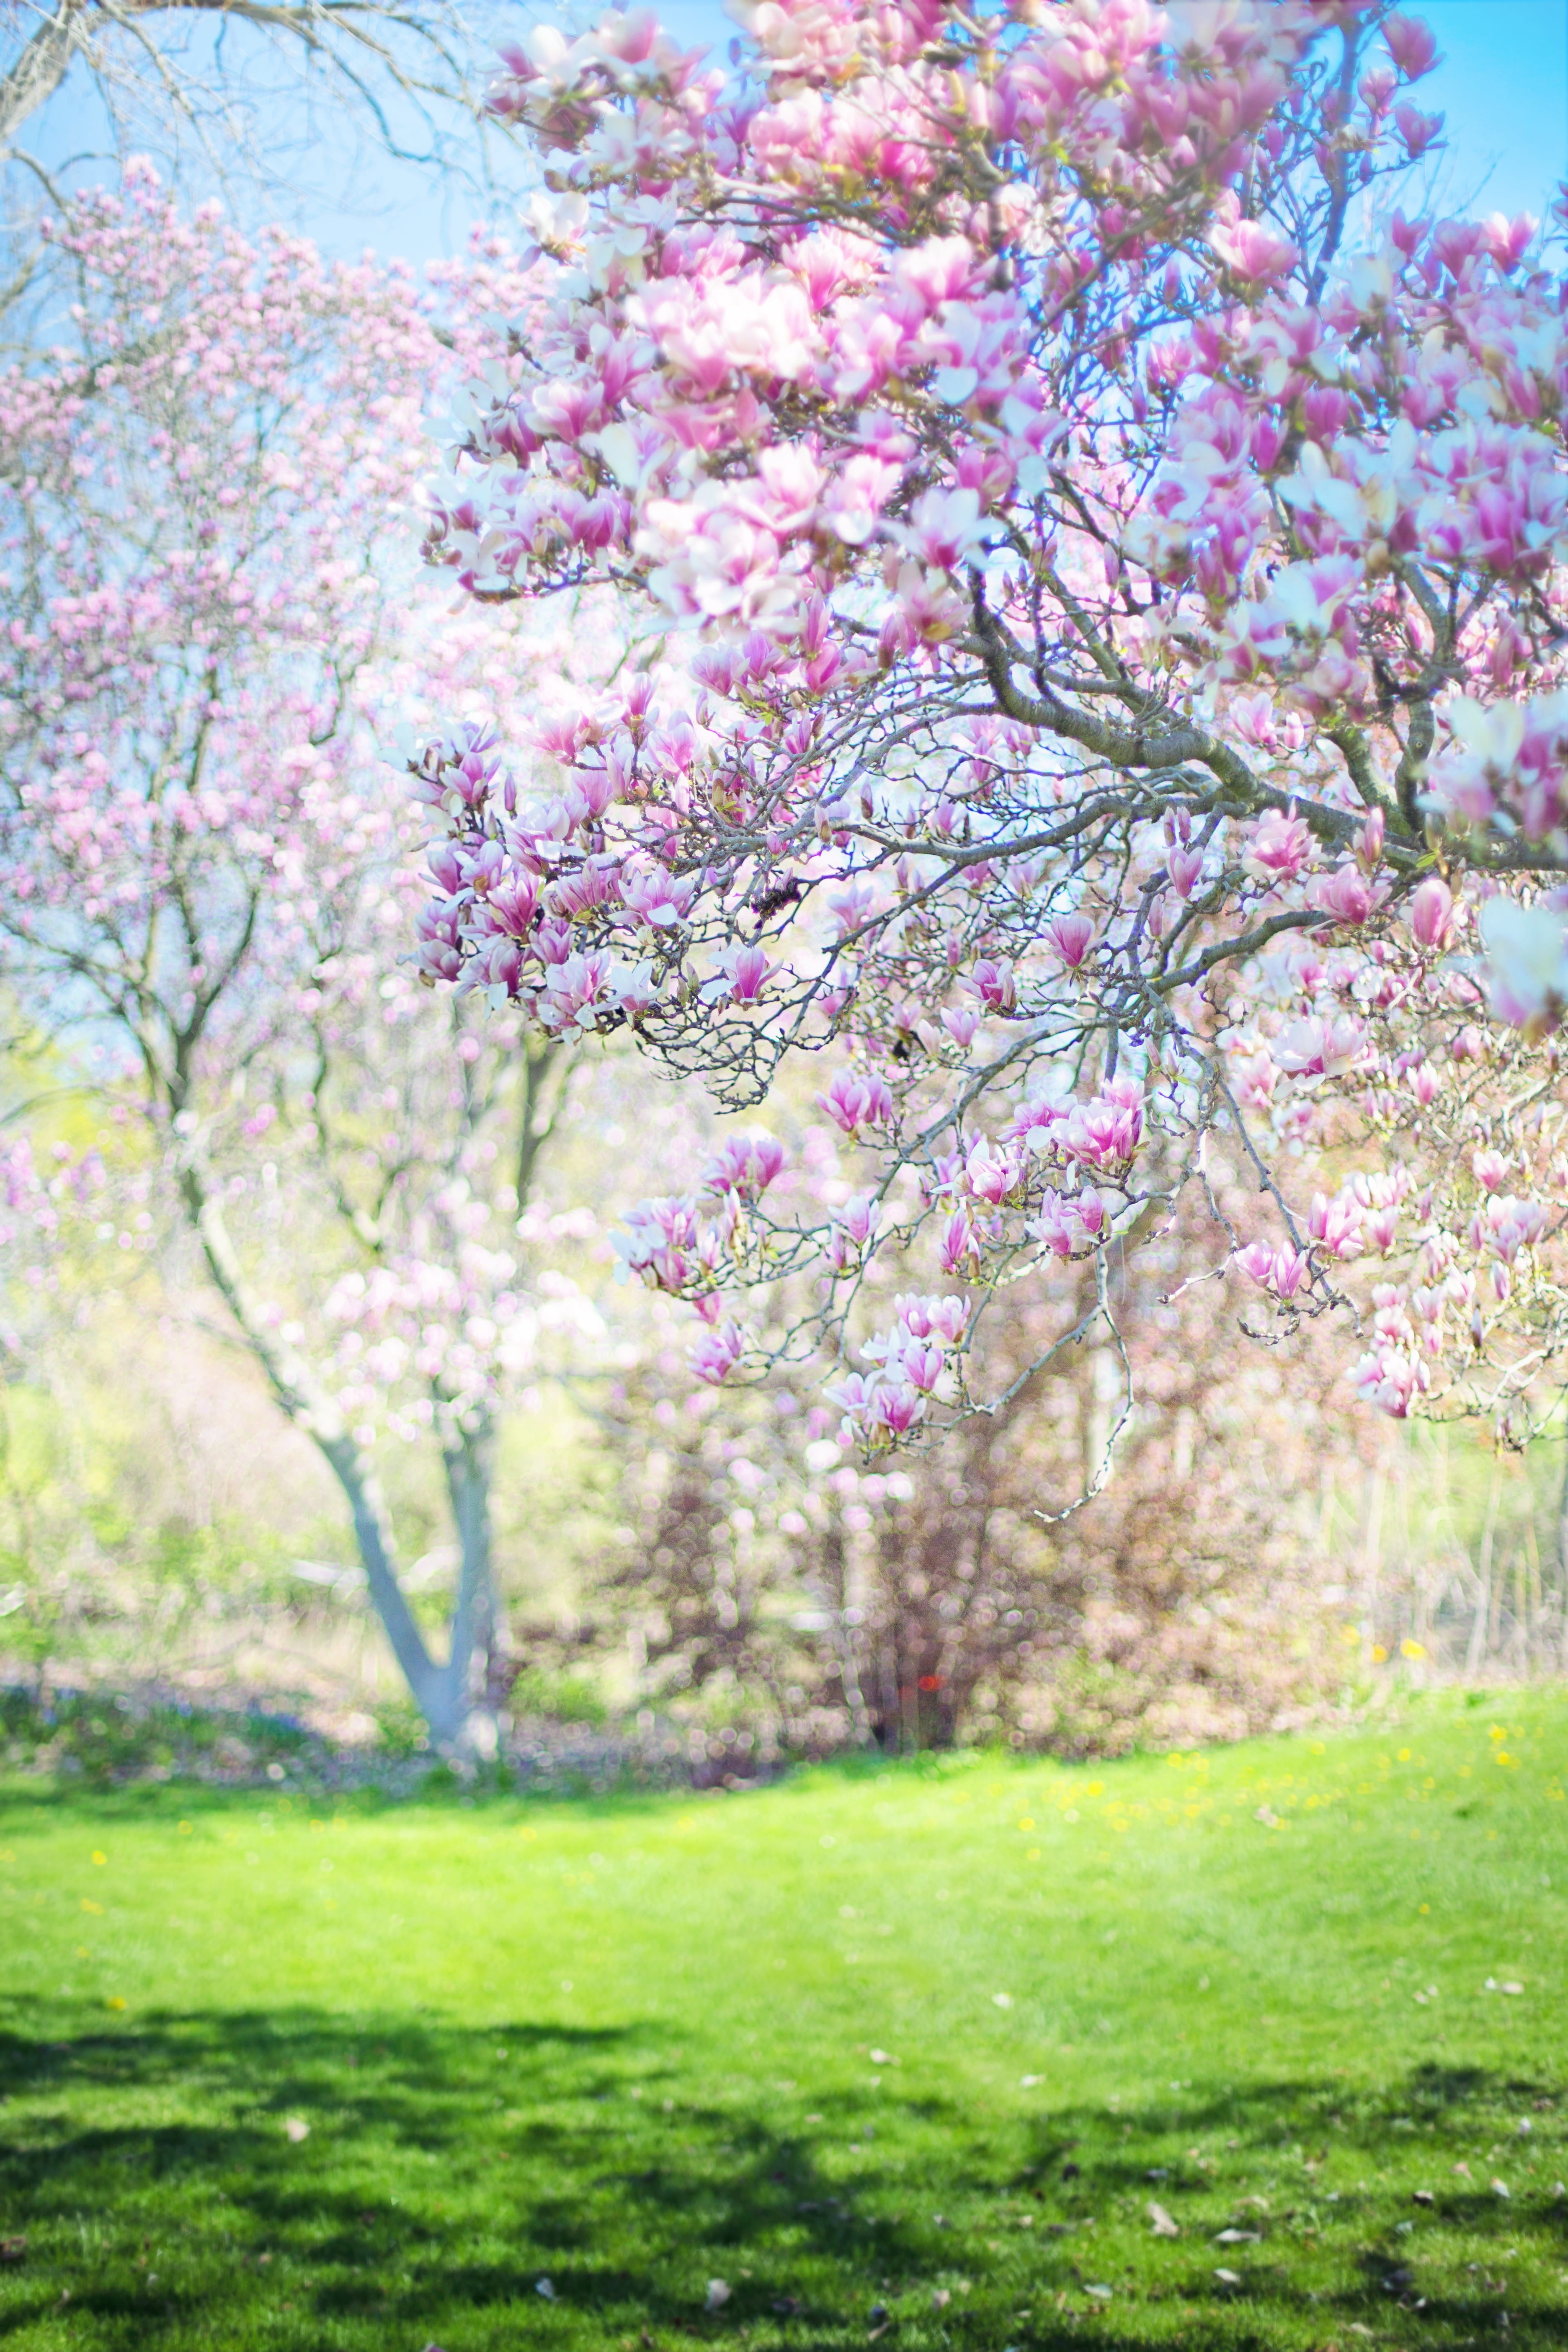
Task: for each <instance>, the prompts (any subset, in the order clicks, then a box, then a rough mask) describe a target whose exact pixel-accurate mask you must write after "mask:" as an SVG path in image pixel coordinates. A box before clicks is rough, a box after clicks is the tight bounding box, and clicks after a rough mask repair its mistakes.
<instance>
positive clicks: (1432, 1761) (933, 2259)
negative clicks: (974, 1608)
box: [0, 1693, 1568, 2352]
mask: <svg viewBox="0 0 1568 2352" xmlns="http://www.w3.org/2000/svg"><path fill="white" fill-rule="evenodd" d="M1565 1774H1568V1711H1565V1710H1564V1706H1563V1696H1562V1695H1561V1694H1551V1693H1542V1694H1536V1695H1532V1696H1519V1695H1512V1696H1509V1697H1508V1698H1507V1699H1506V1700H1504V1701H1497V1702H1486V1703H1482V1704H1479V1705H1475V1704H1471V1705H1468V1706H1467V1705H1466V1704H1464V1703H1463V1702H1461V1701H1457V1700H1454V1701H1451V1700H1431V1701H1426V1702H1422V1703H1419V1704H1413V1705H1412V1706H1411V1707H1410V1708H1409V1709H1408V1710H1407V1711H1406V1712H1405V1715H1404V1717H1403V1718H1402V1720H1401V1721H1400V1722H1399V1723H1398V1724H1397V1726H1393V1727H1384V1728H1383V1729H1382V1730H1381V1731H1375V1732H1370V1733H1363V1732H1357V1733H1354V1734H1347V1735H1344V1736H1341V1737H1332V1738H1326V1739H1306V1738H1303V1739H1300V1740H1294V1741H1291V1740H1275V1741H1270V1742H1268V1743H1262V1744H1255V1745H1252V1746H1249V1747H1246V1748H1235V1749H1230V1750H1221V1751H1214V1752H1211V1753H1208V1754H1206V1755H1194V1756H1185V1757H1179V1758H1178V1757H1170V1758H1160V1759H1131V1760H1129V1761H1127V1762H1124V1763H1119V1764H1114V1765H1105V1766H1101V1767H1099V1768H1093V1767H1060V1766H1056V1765H1050V1764H1044V1763H1039V1762H1028V1763H1018V1764H1014V1763H1011V1762H1001V1763H998V1762H997V1761H996V1760H995V1759H992V1758H984V1757H983V1758H979V1759H974V1758H963V1759H940V1760H939V1759H926V1760H923V1761H921V1762H917V1763H910V1764H907V1765H901V1766H898V1767H893V1768H889V1767H885V1766H884V1767H867V1768H865V1769H861V1770H859V1771H846V1772H831V1771H826V1770H825V1771H819V1772H816V1773H813V1774H807V1775H804V1776H802V1777H801V1778H799V1779H797V1780H794V1781H792V1782H789V1783H786V1784H784V1785H782V1786H780V1787H778V1788H775V1789H772V1790H763V1791H761V1792H759V1793H756V1794H751V1795H738V1796H732V1797H729V1798H716V1799H702V1800H694V1799H691V1798H684V1799H669V1798H659V1799H628V1800H625V1801H598V1802H584V1803H570V1804H569V1803H554V1804H549V1803H542V1802H541V1803H536V1804H532V1805H528V1804H524V1803H521V1802H517V1801H500V1800H496V1801H488V1802H481V1803H479V1804H464V1803H462V1802H461V1801H458V1800H457V1799H456V1798H452V1797H447V1798H439V1797H433V1798H431V1799H430V1800H429V1801H424V1802H420V1803H416V1804H407V1805H401V1806H396V1807H392V1806H383V1807H382V1808H381V1809H380V1810H377V1809H376V1807H375V1804H374V1801H372V1800H370V1799H362V1800H359V1801H353V1802H350V1801H342V1802H341V1803H336V1804H329V1803H328V1802H327V1801H319V1802H318V1803H317V1804H316V1805H315V1806H313V1807H312V1806H311V1805H310V1804H309V1803H307V1802H304V1801H300V1799H299V1798H295V1799H293V1800H285V1799H284V1798H281V1797H279V1796H276V1795H269V1794H261V1793H257V1792H247V1793H245V1794H238V1795H234V1796H230V1797H224V1796H220V1795H216V1794H214V1793H212V1792H206V1793H204V1794H202V1795H200V1796H198V1795H196V1794H195V1793H194V1792H191V1791H186V1792H184V1793H182V1792H181V1791H179V1790H170V1789H160V1790H126V1791H124V1792H121V1793H119V1794H98V1795H89V1794H82V1793H79V1792H72V1791H70V1790H42V1789H40V1788H38V1787H37V1786H30V1787H26V1788H24V1787H21V1786H18V1785H16V1784H15V1783H13V1784H12V1785H11V1786H9V1787H8V1788H7V1789H5V1790H4V1791H3V1792H0V1996H3V2001H4V2011H3V2016H0V2024H3V2026H4V2035H3V2037H0V2056H3V2062H4V2069H5V2082H4V2088H5V2105H4V2106H3V2107H0V2217H3V2218H0V2238H4V2240H5V2243H4V2244H3V2245H0V2340H3V2342H4V2344H5V2346H7V2347H27V2352H33V2347H38V2352H43V2347H63V2346H67V2345H68V2346H71V2347H106V2352H107V2347H160V2352H162V2347H169V2352H176V2347H187V2346H192V2347H194V2346H197V2345H202V2346H221V2347H226V2348H228V2347H232V2352H249V2347H267V2352H325V2348H326V2347H355V2352H360V2347H364V2352H369V2347H378V2352H379V2347H389V2352H421V2347H424V2346H426V2345H427V2344H430V2343H435V2344H437V2345H439V2346H441V2347H445V2352H480V2347H501V2346H506V2347H512V2346H518V2345H523V2344H526V2345H529V2346H537V2347H542V2352H567V2347H572V2352H576V2347H590V2346H595V2347H597V2346H604V2347H626V2352H644V2348H645V2347H650V2346H652V2347H673V2346H674V2345H675V2344H676V2343H677V2341H678V2340H679V2339H681V2338H684V2339H687V2340H689V2341H690V2340H697V2341H702V2342H707V2343H710V2344H712V2345H714V2346H717V2347H741V2346H742V2345H744V2346H746V2347H798V2352H806V2347H824V2352H826V2347H839V2346H846V2347H847V2346H856V2347H858V2346H861V2345H865V2344H868V2343H876V2342H880V2343H881V2344H882V2345H883V2346H884V2347H886V2352H924V2347H930V2352H939V2347H974V2352H982V2347H985V2352H991V2347H994V2352H1006V2347H1017V2352H1026V2347H1031V2346H1058V2345H1061V2344H1063V2343H1065V2342H1066V2341H1067V2340H1068V2339H1069V2338H1074V2339H1079V2340H1082V2339H1087V2340H1089V2342H1091V2343H1093V2344H1097V2345H1100V2346H1101V2347H1134V2346H1136V2347H1154V2346H1165V2345H1171V2346H1185V2347H1192V2352H1199V2347H1204V2352H1206V2348H1207V2347H1237V2352H1244V2348H1245V2352H1253V2347H1298V2346H1299V2347H1325V2346H1329V2345H1335V2346H1338V2347H1340V2352H1360V2347H1362V2346H1363V2344H1367V2343H1371V2342H1375V2343H1377V2344H1379V2345H1385V2346H1390V2347H1405V2352H1414V2347H1418V2346H1435V2347H1436V2346H1449V2345H1454V2346H1461V2345H1463V2346H1469V2345H1477V2346H1480V2345H1488V2346H1500V2345H1505V2344H1506V2345H1508V2346H1510V2347H1518V2352H1523V2347H1531V2352H1533V2347H1538V2346H1539V2347H1543V2348H1544V2347H1547V2346H1548V2345H1552V2346H1556V2347H1561V2346H1563V2344H1564V2343H1568V2196H1565V2195H1564V2193H1563V2189H1562V2187H1561V2185H1560V2184H1561V2183H1562V2182H1563V2179H1565V2178H1568V2079H1565V2077H1568V2063H1565V2062H1568V1805H1565V1803H1564V1775H1565ZM24 2238H25V2241H26V2242H25V2245H24V2244H22V2243H21V2242H20V2241H22V2240H23V2239H24ZM710 2283H713V2284H710ZM726 2290H727V2292H726Z"/></svg>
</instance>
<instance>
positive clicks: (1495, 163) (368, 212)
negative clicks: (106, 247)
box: [41, 0, 1568, 261]
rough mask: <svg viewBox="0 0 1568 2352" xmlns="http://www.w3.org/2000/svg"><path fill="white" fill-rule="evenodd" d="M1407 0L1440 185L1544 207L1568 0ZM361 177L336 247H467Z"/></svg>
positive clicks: (72, 117)
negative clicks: (1424, 37)
mask: <svg viewBox="0 0 1568 2352" xmlns="http://www.w3.org/2000/svg"><path fill="white" fill-rule="evenodd" d="M655 5H658V0H655ZM1407 5H1409V9H1410V13H1411V14H1413V15H1419V16H1425V17H1426V20H1427V22H1428V23H1429V24H1431V26H1433V28H1434V30H1435V31H1436V34H1437V37H1438V41H1439V44H1440V46H1441V47H1442V50H1443V52H1444V59H1445V62H1444V64H1443V65H1442V67H1441V68H1439V70H1438V71H1437V72H1436V74H1434V75H1433V76H1432V77H1431V79H1429V80H1428V81H1426V83H1425V84H1423V85H1422V88H1421V90H1420V92H1419V98H1420V102H1421V103H1422V104H1423V106H1425V107H1426V108H1427V109H1434V108H1441V109H1442V110H1443V111H1444V112H1445V113H1446V115H1447V124H1448V137H1449V152H1448V155H1447V159H1446V161H1445V163H1444V164H1443V166H1442V167H1441V174H1440V178H1439V182H1438V188H1437V194H1438V196H1439V199H1440V201H1441V203H1442V205H1443V207H1444V209H1445V210H1450V211H1460V210H1469V209H1472V208H1479V209H1480V210H1482V211H1487V212H1490V211H1494V210H1501V211H1504V212H1507V213H1509V214H1510V215H1512V214H1514V213H1517V212H1521V211H1529V212H1533V213H1535V214H1537V215H1540V214H1542V213H1543V212H1544V210H1545V208H1546V206H1547V205H1548V204H1549V203H1550V202H1551V200H1552V194H1553V191H1554V188H1555V184H1556V183H1557V182H1558V181H1559V180H1560V179H1562V178H1563V177H1564V176H1568V0H1427V5H1426V6H1425V7H1423V6H1422V5H1420V0H1407ZM550 14H551V10H550V7H549V5H548V0H544V5H538V0H536V5H532V6H520V7H519V9H518V11H517V16H516V21H517V23H518V24H519V26H522V25H526V24H527V23H528V22H530V21H537V20H539V19H541V18H543V19H545V20H546V21H548V19H549V16H550ZM660 14H661V16H663V18H664V21H665V22H666V24H667V25H668V27H669V29H670V30H671V31H672V32H673V33H674V34H676V36H677V37H679V39H680V40H682V41H683V42H684V43H686V44H688V45H689V46H691V47H697V46H699V45H705V46H709V47H722V45H723V44H724V43H725V42H726V41H728V39H729V38H730V37H731V32H732V30H733V27H732V26H731V23H730V20H729V19H728V18H727V17H726V16H725V15H724V13H723V9H722V6H721V0H665V5H663V6H662V7H661V8H660ZM503 21H504V16H503ZM62 110H64V112H63V113H62ZM49 115H50V118H51V120H50V121H49V122H48V124H47V132H48V135H47V137H46V138H45V140H44V141H43V142H41V144H42V147H43V150H44V152H46V153H47V152H50V151H51V150H52V151H53V153H54V154H55V155H59V154H62V153H63V152H68V149H70V148H73V147H76V146H78V145H79V143H91V142H83V141H81V140H80V133H81V131H83V129H84V127H85V125H84V121H83V116H82V113H81V110H80V107H79V100H76V101H75V106H74V109H73V106H72V100H71V94H70V92H69V89H66V90H62V91H61V93H60V96H59V98H58V99H57V100H56V101H55V104H54V106H53V107H52V108H51V109H50V110H49ZM352 176H353V193H354V197H355V201H354V202H353V203H352V204H345V203H344V202H343V201H342V199H341V194H335V195H334V197H333V199H332V200H331V201H330V202H328V201H317V202H314V203H310V204H307V205H303V206H302V207H301V210H300V226H302V227H304V228H306V229H307V230H308V231H309V232H310V234H311V235H312V236H315V237H316V238H317V239H318V240H319V241H320V243H321V244H322V245H323V246H325V247H328V248H329V249H330V250H331V251H334V252H338V253H345V252H346V253H353V252H357V251H359V250H361V249H362V248H363V247H364V246H366V245H371V246H374V247H377V248H378V249H379V250H381V251H382V252H384V253H386V254H389V255H390V254H397V253H400V254H404V255H405V256H406V257H408V258H409V259H410V260H414V261H421V260H425V259H428V258H431V257H434V256H436V255H438V254H441V253H447V252H451V251H454V250H456V249H457V248H458V247H460V245H461V244H462V242H463V239H464V236H465V235H466V232H467V229H468V222H469V218H470V216H471V214H470V205H469V203H468V200H467V198H466V197H465V194H464V193H463V192H462V191H460V190H459V189H457V188H455V187H452V186H450V185H449V186H448V187H447V188H446V189H445V190H444V191H443V190H442V189H440V188H439V187H438V186H437V184H435V183H434V182H433V180H432V177H431V175H430V174H429V173H424V172H421V171H420V170H419V169H418V168H417V167H416V166H412V165H396V164H393V163H388V162H387V161H386V160H385V159H384V158H383V157H380V156H379V155H377V156H374V157H372V156H356V158H355V160H354V164H353V175H352Z"/></svg>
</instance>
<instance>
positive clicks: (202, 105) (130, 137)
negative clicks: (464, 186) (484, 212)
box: [0, 0, 516, 183]
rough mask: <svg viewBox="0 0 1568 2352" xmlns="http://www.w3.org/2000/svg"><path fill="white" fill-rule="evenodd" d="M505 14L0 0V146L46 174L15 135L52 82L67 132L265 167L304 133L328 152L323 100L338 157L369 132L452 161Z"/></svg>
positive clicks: (245, 0)
mask: <svg viewBox="0 0 1568 2352" xmlns="http://www.w3.org/2000/svg"><path fill="white" fill-rule="evenodd" d="M506 13H507V14H508V15H509V16H511V17H512V18H513V19H514V20H515V16H516V11H515V10H510V11H508V12H506ZM500 15H501V12H500V10H499V9H497V8H495V7H493V6H492V5H489V0H401V4H400V0H0V161H3V162H5V163H18V162H19V163H22V164H23V165H24V166H30V167H31V169H32V171H33V173H35V174H36V175H42V174H43V166H42V164H41V163H39V162H38V160H37V157H36V156H35V155H34V154H33V153H32V152H30V151H29V150H28V149H27V148H26V147H25V146H24V145H23V143H22V142H23V138H24V134H25V133H26V132H27V131H29V130H30V129H37V126H38V124H39V121H40V118H41V117H43V116H44V115H45V112H46V110H47V109H48V108H49V105H50V101H51V100H55V99H56V98H57V94H58V96H59V99H60V102H61V103H62V104H66V103H68V104H69V105H70V109H71V112H70V123H71V130H72V133H73V135H76V134H78V132H79V129H80V130H81V131H85V132H86V134H87V136H88V137H89V139H90V138H92V137H93V136H95V135H97V134H98V133H99V132H100V131H101V133H102V134H103V136H104V139H105V141H106V142H107V144H108V145H109V147H110V150H111V151H112V150H114V149H117V148H121V149H122V148H123V147H124V146H125V145H126V143H127V142H133V143H135V144H137V145H139V146H142V147H143V148H148V147H150V148H151V149H152V150H153V152H159V153H165V152H167V153H171V154H173V153H174V152H181V151H184V152H192V151H194V152H195V154H196V155H197V156H199V157H200V158H201V159H202V160H203V161H204V162H205V164H206V165H207V166H208V167H209V168H215V167H216V168H217V169H219V170H221V171H223V172H225V173H229V172H231V171H232V170H233V169H234V168H235V167H236V165H243V166H244V167H245V168H247V170H254V171H255V172H257V173H258V175H259V176H260V177H261V178H262V179H263V180H264V181H266V182H271V183H276V182H277V181H278V180H279V178H280V177H286V176H287V173H288V169H289V163H290V161H296V160H298V159H299V158H300V156H301V155H302V154H303V153H304V152H305V151H306V150H308V149H310V150H313V151H314V152H315V153H316V156H317V159H318V161H320V160H321V157H322V152H323V150H322V141H321V131H322V127H323V118H324V115H325V113H326V111H327V110H330V112H331V119H332V122H333V125H334V136H333V139H332V141H331V143H330V152H331V155H332V157H333V158H334V159H335V160H336V162H337V163H339V164H340V165H342V164H343V163H347V162H348V161H349V160H350V159H351V157H352V153H353V150H354V149H355V147H356V145H358V144H360V143H363V142H364V141H365V140H369V141H371V142H374V143H375V144H377V145H379V146H380V147H382V148H383V149H384V150H385V151H386V152H388V153H390V154H393V155H395V156H397V157H400V158H402V159H404V160H406V161H418V162H425V163H441V164H444V165H445V164H450V163H452V162H453V160H454V157H455V156H456V154H457V153H458V152H459V142H460V146H461V148H462V149H465V150H471V149H472V146H473V117H474V112H475V110H476V106H477V100H478V98H479V91H480V89H481V86H482V83H483V80H484V77H485V74H486V72H487V71H488V68H489V59H490V57H491V55H492V54H493V39H492V34H493V32H494V29H495V27H496V26H497V24H498V22H499V19H500ZM345 131H346V132H347V133H348V135H347V136H346V137H345V135H344V134H345Z"/></svg>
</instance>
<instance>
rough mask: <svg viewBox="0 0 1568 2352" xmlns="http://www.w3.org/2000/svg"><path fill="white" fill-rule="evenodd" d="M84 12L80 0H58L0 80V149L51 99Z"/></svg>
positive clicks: (73, 49)
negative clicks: (58, 2)
mask: <svg viewBox="0 0 1568 2352" xmlns="http://www.w3.org/2000/svg"><path fill="white" fill-rule="evenodd" d="M83 14H84V8H83V0H60V5H58V7H57V9H56V10H55V13H54V15H53V16H47V17H44V18H43V19H42V20H41V21H40V22H39V24H38V26H37V30H36V31H35V32H34V34H33V35H32V37H31V38H30V39H29V40H28V41H27V43H26V47H24V48H23V50H22V52H21V55H20V56H19V57H18V58H16V63H15V64H14V65H13V66H12V68H11V70H10V72H9V73H8V74H7V75H6V76H5V79H4V80H0V152H5V150H7V149H8V148H9V147H10V146H11V145H12V143H13V141H14V139H15V136H16V132H17V131H19V130H20V129H21V127H22V125H23V123H24V122H26V120H27V118H28V116H29V115H31V114H36V113H37V110H38V109H39V107H40V106H42V105H43V104H44V101H45V100H46V99H50V98H52V97H53V96H54V94H55V92H56V90H57V89H58V88H59V86H60V84H61V82H62V81H64V79H65V78H66V75H67V73H68V71H69V69H70V61H71V59H72V58H73V57H74V56H75V54H76V49H77V26H78V23H79V19H80V18H81V16H82V15H83Z"/></svg>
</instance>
